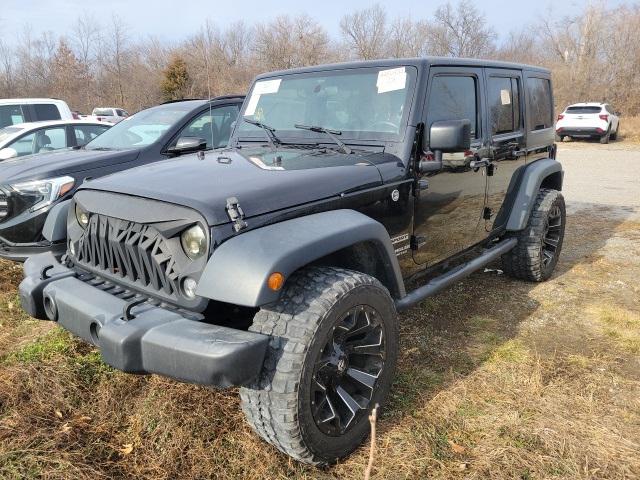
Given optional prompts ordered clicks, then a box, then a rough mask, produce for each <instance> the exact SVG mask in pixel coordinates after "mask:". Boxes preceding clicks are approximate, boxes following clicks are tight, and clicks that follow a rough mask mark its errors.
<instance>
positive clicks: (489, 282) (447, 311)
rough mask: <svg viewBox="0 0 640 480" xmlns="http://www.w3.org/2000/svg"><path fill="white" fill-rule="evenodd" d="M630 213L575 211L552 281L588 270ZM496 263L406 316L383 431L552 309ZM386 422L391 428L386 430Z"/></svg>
mask: <svg viewBox="0 0 640 480" xmlns="http://www.w3.org/2000/svg"><path fill="white" fill-rule="evenodd" d="M626 215H628V212H625V210H623V209H617V208H612V207H605V206H602V205H597V204H586V203H577V202H573V203H571V204H570V205H569V214H568V217H567V227H566V232H565V239H564V245H563V248H562V253H561V257H560V260H559V262H558V265H557V267H556V270H555V272H554V275H553V277H552V278H551V280H550V281H551V282H555V283H556V285H557V288H559V289H562V288H563V285H564V282H563V281H562V277H563V276H564V275H566V274H567V273H568V272H569V271H570V270H572V269H574V268H576V267H579V268H588V266H589V265H590V264H591V263H594V262H596V261H597V260H598V259H599V258H601V257H602V256H601V255H600V254H599V253H598V251H599V250H600V249H601V248H602V247H603V246H604V245H605V244H606V242H607V241H608V240H609V239H610V238H611V237H612V236H613V234H614V232H615V230H616V228H617V226H618V225H620V224H622V223H623V222H624V221H625V217H626ZM497 269H500V262H499V261H498V262H495V263H494V264H492V265H489V267H488V269H487V270H486V271H483V270H481V271H479V272H476V273H474V274H473V275H471V276H470V277H468V278H467V279H465V280H464V281H462V282H460V283H458V284H456V285H454V286H452V287H451V288H449V289H447V290H445V291H443V292H441V293H440V294H438V295H436V296H434V297H432V298H430V299H427V300H425V301H424V302H422V303H421V304H420V305H418V306H416V307H414V308H412V309H410V310H408V311H407V312H406V313H404V314H402V315H400V318H399V321H400V343H401V344H400V352H401V353H400V357H399V362H398V370H397V375H396V381H395V384H394V387H393V390H392V394H391V398H390V402H389V404H388V406H387V409H386V411H385V420H384V421H383V422H382V430H383V431H385V430H387V429H391V428H393V426H394V425H395V423H396V422H399V421H400V420H401V419H402V418H403V417H405V416H406V415H412V414H413V413H414V412H415V411H417V410H420V409H422V408H423V407H425V406H427V404H428V403H429V402H430V401H431V400H432V399H433V398H434V397H435V396H436V395H437V394H438V393H439V392H442V391H444V390H446V389H447V388H448V387H449V386H450V385H451V384H452V383H453V382H456V381H459V380H460V379H461V378H464V377H465V376H467V375H469V374H471V373H472V372H473V371H474V370H475V369H477V368H479V367H480V366H482V365H483V364H484V363H485V362H486V361H487V360H489V359H490V358H491V355H492V354H493V352H495V351H496V350H497V349H499V348H500V347H501V346H503V345H504V344H505V343H506V342H508V341H509V340H511V339H513V338H514V337H515V336H517V334H518V333H519V330H520V325H521V323H523V322H524V321H526V320H527V319H529V318H530V317H531V316H532V315H533V314H534V313H535V312H536V311H537V310H539V309H541V308H542V309H544V308H545V307H544V305H541V304H540V302H539V301H538V300H536V299H535V298H534V297H533V296H532V295H530V293H531V290H533V289H534V288H536V286H538V285H539V284H536V283H528V282H524V281H519V280H516V279H512V278H509V277H507V276H506V275H503V274H500V272H498V271H497ZM385 423H386V425H385Z"/></svg>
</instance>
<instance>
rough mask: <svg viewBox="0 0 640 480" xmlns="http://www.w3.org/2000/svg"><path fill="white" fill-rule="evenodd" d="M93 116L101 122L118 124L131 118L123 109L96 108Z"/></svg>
mask: <svg viewBox="0 0 640 480" xmlns="http://www.w3.org/2000/svg"><path fill="white" fill-rule="evenodd" d="M91 116H92V117H93V118H94V119H95V120H98V121H99V122H111V123H118V122H119V121H121V120H124V119H125V118H127V117H128V116H129V114H128V113H127V112H126V111H124V110H122V109H121V108H113V107H100V108H94V109H93V112H91Z"/></svg>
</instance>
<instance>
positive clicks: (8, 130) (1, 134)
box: [0, 127, 24, 143]
mask: <svg viewBox="0 0 640 480" xmlns="http://www.w3.org/2000/svg"><path fill="white" fill-rule="evenodd" d="M22 130H24V128H16V127H4V128H3V129H0V143H3V142H4V141H5V140H6V139H7V138H9V137H11V136H12V135H15V134H16V133H18V132H21V131H22Z"/></svg>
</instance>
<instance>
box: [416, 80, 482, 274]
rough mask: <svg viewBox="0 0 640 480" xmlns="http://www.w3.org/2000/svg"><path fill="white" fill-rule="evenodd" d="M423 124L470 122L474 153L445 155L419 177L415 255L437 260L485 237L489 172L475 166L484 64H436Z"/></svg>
mask: <svg viewBox="0 0 640 480" xmlns="http://www.w3.org/2000/svg"><path fill="white" fill-rule="evenodd" d="M429 77H430V78H429V87H428V88H429V91H428V93H427V101H426V102H427V103H426V108H425V128H426V129H427V131H428V129H429V128H430V127H431V124H433V123H434V122H437V121H441V120H460V119H468V120H469V121H470V122H471V151H461V152H453V153H445V154H444V155H443V168H442V170H441V171H439V172H436V173H432V174H428V175H424V176H422V177H421V178H420V182H419V184H420V187H419V188H418V191H417V192H416V193H417V198H416V202H415V215H414V235H413V259H414V261H415V262H416V263H418V264H428V265H429V264H434V263H437V262H439V261H441V260H443V259H445V258H447V257H448V256H450V255H452V254H453V253H456V252H459V251H462V250H464V249H465V248H467V247H470V246H472V245H473V244H475V243H477V242H478V241H479V240H481V239H482V236H483V235H482V232H481V229H480V226H481V225H480V224H481V219H482V211H483V208H484V198H485V193H486V176H485V169H484V168H475V169H473V168H471V166H470V162H471V160H473V150H475V149H477V148H478V147H479V146H480V145H481V143H482V133H483V128H482V125H483V120H482V116H481V115H480V114H479V112H481V111H482V104H483V101H484V100H483V96H482V95H481V94H480V92H482V86H483V77H482V69H480V68H464V67H434V68H432V69H431V70H430V72H429Z"/></svg>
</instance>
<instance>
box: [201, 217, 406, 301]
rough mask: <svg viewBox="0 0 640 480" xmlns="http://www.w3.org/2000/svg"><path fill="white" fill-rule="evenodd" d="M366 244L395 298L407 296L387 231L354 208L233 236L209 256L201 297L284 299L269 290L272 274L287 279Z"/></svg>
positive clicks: (202, 281) (215, 298)
mask: <svg viewBox="0 0 640 480" xmlns="http://www.w3.org/2000/svg"><path fill="white" fill-rule="evenodd" d="M361 242H371V243H372V244H373V245H374V246H375V247H376V250H377V253H378V254H379V257H380V258H381V259H382V262H383V264H384V265H383V267H384V269H385V274H386V277H387V284H386V286H387V288H388V289H389V291H390V293H391V295H392V296H394V297H397V298H401V297H403V296H404V295H405V290H404V282H403V280H402V275H401V272H400V266H399V264H398V261H397V259H396V255H395V252H394V249H393V246H392V244H391V239H390V238H389V234H388V233H387V230H386V229H385V228H384V226H383V225H382V224H381V223H379V222H377V221H376V220H374V219H372V218H371V217H368V216H366V215H364V214H362V213H359V212H356V211H355V210H332V211H328V212H322V213H316V214H312V215H307V216H304V217H299V218H294V219H292V220H286V221H283V222H280V223H275V224H272V225H267V226H265V227H260V228H257V229H255V230H250V231H248V232H246V233H242V234H240V235H237V236H235V237H232V238H230V239H229V240H227V241H226V242H224V243H222V244H221V245H220V246H219V247H217V248H216V249H215V250H214V252H213V254H212V255H211V257H210V258H209V261H208V263H207V266H206V267H205V269H204V271H203V273H202V276H201V277H200V282H199V283H198V288H197V290H196V293H197V294H198V295H200V296H202V297H206V298H209V299H211V300H217V301H221V302H226V303H231V304H234V305H242V306H247V307H259V306H261V305H266V304H268V303H272V302H275V301H277V300H278V299H279V298H280V292H274V291H273V290H270V289H269V288H268V287H267V279H268V277H269V275H270V274H271V273H273V272H280V273H282V274H283V275H284V276H285V279H287V278H288V277H289V276H290V275H291V274H292V273H293V272H295V271H296V270H298V269H299V268H301V267H303V266H305V265H308V264H309V263H311V262H313V261H315V260H318V259H320V258H322V257H324V256H326V255H329V254H331V253H334V252H337V251H339V250H341V249H344V248H348V247H350V246H353V245H355V244H358V243H361ZM381 281H382V280H381ZM382 283H385V282H382Z"/></svg>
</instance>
